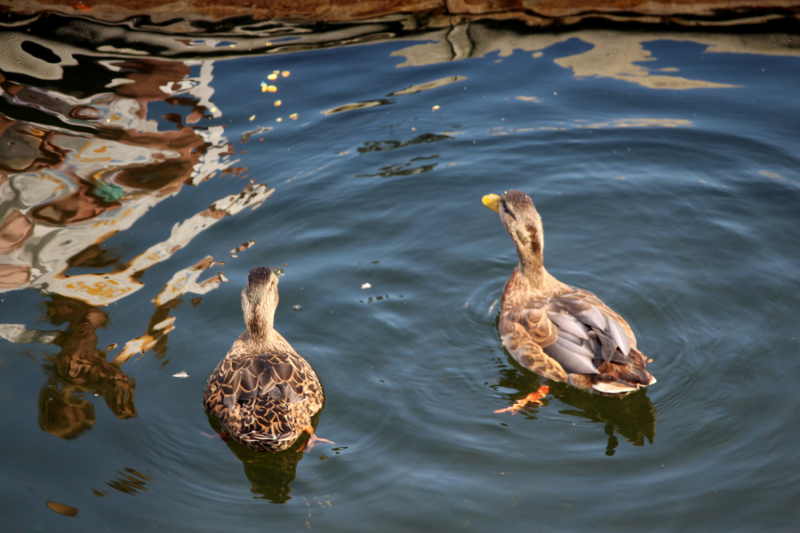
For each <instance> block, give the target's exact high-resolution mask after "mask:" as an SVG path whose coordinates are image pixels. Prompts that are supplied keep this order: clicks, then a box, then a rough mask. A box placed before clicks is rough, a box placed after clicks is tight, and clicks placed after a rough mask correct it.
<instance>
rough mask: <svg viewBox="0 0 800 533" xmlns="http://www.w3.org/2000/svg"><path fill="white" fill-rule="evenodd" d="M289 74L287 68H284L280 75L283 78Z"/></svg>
mask: <svg viewBox="0 0 800 533" xmlns="http://www.w3.org/2000/svg"><path fill="white" fill-rule="evenodd" d="M289 74H291V72H289V71H288V70H284V71H283V72H281V76H283V77H284V78H288V77H289Z"/></svg>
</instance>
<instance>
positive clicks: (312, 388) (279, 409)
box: [203, 267, 325, 452]
mask: <svg viewBox="0 0 800 533" xmlns="http://www.w3.org/2000/svg"><path fill="white" fill-rule="evenodd" d="M277 306H278V277H277V276H276V275H274V274H273V273H272V271H271V270H270V269H268V268H265V267H256V268H254V269H253V270H251V271H250V275H249V276H248V280H247V285H246V286H245V288H244V289H243V290H242V311H243V313H244V318H245V323H246V324H247V329H246V330H245V331H244V333H242V334H241V335H240V336H239V338H238V339H236V341H235V342H234V343H233V346H232V347H231V349H230V350H229V351H228V354H227V355H226V356H225V358H224V359H223V360H222V361H220V363H219V364H218V365H217V368H215V369H214V372H212V373H211V376H210V377H209V378H208V385H207V386H206V393H205V396H204V398H203V405H204V407H205V409H206V411H207V412H208V413H209V414H210V415H211V416H213V417H214V418H216V419H217V420H219V421H220V423H221V424H222V425H223V427H224V428H225V430H226V431H227V432H228V433H229V434H230V436H231V437H232V438H233V439H234V440H236V441H237V442H240V443H241V444H243V445H245V446H247V447H249V448H252V449H254V450H257V451H273V452H276V451H281V450H285V449H286V448H289V447H290V446H291V445H292V444H294V442H295V441H296V440H297V438H298V437H299V436H300V434H301V433H302V432H303V431H305V430H308V431H309V432H311V430H310V428H311V417H312V416H314V415H315V414H316V413H317V412H318V411H319V410H320V409H321V408H322V404H323V403H324V401H325V399H324V397H323V393H322V386H321V385H320V383H319V380H318V379H317V375H316V374H315V373H314V370H313V369H312V368H311V365H309V364H308V362H307V361H306V360H305V359H303V358H302V357H301V356H300V355H299V354H298V353H297V352H295V351H294V349H293V348H292V346H291V345H290V344H289V343H288V342H287V341H286V339H284V338H283V337H282V336H281V335H280V333H278V332H277V331H275V329H274V328H273V327H272V325H273V320H274V317H275V309H276V307H277Z"/></svg>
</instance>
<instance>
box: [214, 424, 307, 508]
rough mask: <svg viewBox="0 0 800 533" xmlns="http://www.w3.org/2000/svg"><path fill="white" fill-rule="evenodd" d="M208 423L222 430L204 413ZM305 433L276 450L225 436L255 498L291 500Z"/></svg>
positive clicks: (215, 428) (302, 453) (275, 500)
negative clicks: (260, 448)
mask: <svg viewBox="0 0 800 533" xmlns="http://www.w3.org/2000/svg"><path fill="white" fill-rule="evenodd" d="M320 413H322V410H320V411H319V412H318V413H317V414H316V415H314V416H313V417H311V425H312V426H313V427H314V429H316V428H317V424H318V423H319V415H320ZM206 416H207V417H208V422H209V424H210V425H211V427H212V429H213V430H214V432H215V433H217V434H220V433H222V431H223V428H222V425H221V424H220V423H219V421H218V420H217V419H216V418H214V417H212V416H210V415H208V414H206ZM308 439H309V436H308V434H306V433H303V434H302V435H301V436H300V438H299V439H297V442H295V443H294V444H293V445H292V447H291V448H289V449H287V450H284V451H282V452H277V453H269V452H257V451H255V450H251V449H250V448H247V447H246V446H242V445H241V444H239V443H238V442H236V441H234V440H231V439H228V440H227V441H226V444H227V445H228V448H230V450H231V451H232V452H233V454H234V455H235V456H236V458H237V459H239V460H240V461H241V462H242V466H244V474H245V476H247V479H248V481H250V484H251V485H252V487H251V489H250V490H251V491H252V492H253V494H257V495H258V496H257V498H258V499H263V500H268V501H269V502H270V503H286V502H288V501H289V500H291V499H292V497H291V496H290V495H289V494H290V493H291V491H292V489H291V484H292V481H294V478H295V477H296V475H297V464H298V463H299V462H300V460H301V459H302V458H303V456H304V455H305V452H304V451H303V449H304V447H305V445H306V442H308Z"/></svg>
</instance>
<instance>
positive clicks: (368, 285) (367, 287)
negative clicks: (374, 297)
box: [361, 283, 372, 289]
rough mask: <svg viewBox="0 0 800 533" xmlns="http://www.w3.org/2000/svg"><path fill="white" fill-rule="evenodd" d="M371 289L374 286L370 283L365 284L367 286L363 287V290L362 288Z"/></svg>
mask: <svg viewBox="0 0 800 533" xmlns="http://www.w3.org/2000/svg"><path fill="white" fill-rule="evenodd" d="M371 287H372V285H370V284H369V283H365V284H363V285H362V286H361V288H362V289H369V288H371Z"/></svg>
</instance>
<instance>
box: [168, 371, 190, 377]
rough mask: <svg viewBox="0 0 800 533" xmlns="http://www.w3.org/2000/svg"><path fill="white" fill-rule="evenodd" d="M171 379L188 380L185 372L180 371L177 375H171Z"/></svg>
mask: <svg viewBox="0 0 800 533" xmlns="http://www.w3.org/2000/svg"><path fill="white" fill-rule="evenodd" d="M172 377H173V378H188V377H189V374H187V373H186V371H185V370H181V371H180V372H178V373H177V374H172Z"/></svg>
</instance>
